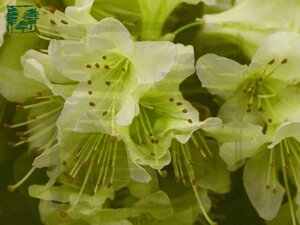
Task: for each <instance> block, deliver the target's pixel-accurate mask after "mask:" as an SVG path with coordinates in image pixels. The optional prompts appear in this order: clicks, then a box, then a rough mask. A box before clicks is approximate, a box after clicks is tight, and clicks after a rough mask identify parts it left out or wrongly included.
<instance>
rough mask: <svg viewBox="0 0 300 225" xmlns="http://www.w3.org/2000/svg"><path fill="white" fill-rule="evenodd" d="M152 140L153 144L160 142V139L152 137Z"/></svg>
mask: <svg viewBox="0 0 300 225" xmlns="http://www.w3.org/2000/svg"><path fill="white" fill-rule="evenodd" d="M150 141H151V143H152V144H158V140H157V139H155V138H151V139H150Z"/></svg>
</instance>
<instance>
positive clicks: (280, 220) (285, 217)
mask: <svg viewBox="0 0 300 225" xmlns="http://www.w3.org/2000/svg"><path fill="white" fill-rule="evenodd" d="M290 213H291V212H290V206H289V204H284V205H282V206H281V207H280V210H279V212H278V214H277V216H276V217H275V219H273V220H271V221H266V224H267V225H281V224H293V222H292V218H291V214H290Z"/></svg>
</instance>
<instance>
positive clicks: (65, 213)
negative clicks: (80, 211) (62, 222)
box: [59, 210, 68, 217]
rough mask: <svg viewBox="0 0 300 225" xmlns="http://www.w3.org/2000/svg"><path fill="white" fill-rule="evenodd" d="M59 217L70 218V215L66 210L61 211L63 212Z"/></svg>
mask: <svg viewBox="0 0 300 225" xmlns="http://www.w3.org/2000/svg"><path fill="white" fill-rule="evenodd" d="M59 215H60V216H61V217H67V216H68V214H67V212H66V211H65V210H61V211H60V212H59Z"/></svg>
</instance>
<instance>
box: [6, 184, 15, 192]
mask: <svg viewBox="0 0 300 225" xmlns="http://www.w3.org/2000/svg"><path fill="white" fill-rule="evenodd" d="M7 190H8V191H9V192H14V190H15V188H14V186H13V185H7Z"/></svg>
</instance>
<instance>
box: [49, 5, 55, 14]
mask: <svg viewBox="0 0 300 225" xmlns="http://www.w3.org/2000/svg"><path fill="white" fill-rule="evenodd" d="M48 10H49V12H51V13H52V14H54V13H55V11H56V8H54V7H53V6H49V7H48Z"/></svg>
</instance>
